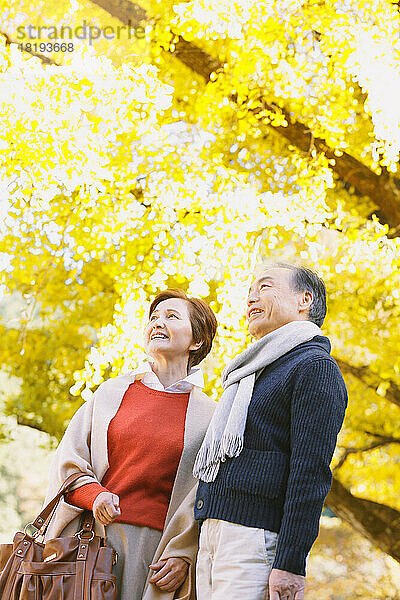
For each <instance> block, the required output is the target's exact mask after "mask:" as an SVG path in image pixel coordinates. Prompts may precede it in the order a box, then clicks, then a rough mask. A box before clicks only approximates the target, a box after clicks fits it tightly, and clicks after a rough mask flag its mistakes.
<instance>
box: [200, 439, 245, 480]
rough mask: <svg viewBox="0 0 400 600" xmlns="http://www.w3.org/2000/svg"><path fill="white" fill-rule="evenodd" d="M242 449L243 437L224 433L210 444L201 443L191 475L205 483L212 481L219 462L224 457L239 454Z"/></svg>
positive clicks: (224, 458) (223, 459)
mask: <svg viewBox="0 0 400 600" xmlns="http://www.w3.org/2000/svg"><path fill="white" fill-rule="evenodd" d="M242 450H243V438H241V437H239V436H238V435H224V436H222V439H221V441H220V442H213V443H212V445H211V446H207V445H206V444H202V446H201V448H200V450H199V452H198V454H197V457H196V460H195V463H194V467H193V475H194V476H195V477H197V478H198V479H201V480H202V481H206V482H207V483H209V482H210V481H214V479H215V477H216V476H217V473H218V471H219V466H220V463H221V462H224V461H225V460H226V457H228V458H233V457H235V456H239V454H240V453H241V451H242Z"/></svg>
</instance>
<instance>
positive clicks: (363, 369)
mask: <svg viewBox="0 0 400 600" xmlns="http://www.w3.org/2000/svg"><path fill="white" fill-rule="evenodd" d="M335 360H336V362H337V364H338V366H339V368H340V370H341V371H343V373H348V374H349V375H353V377H356V379H359V380H360V381H361V382H362V383H363V384H364V385H365V386H366V387H368V388H370V389H372V390H374V392H376V391H377V389H378V387H379V386H380V385H381V384H382V383H383V384H385V385H387V386H388V387H387V389H386V393H385V395H384V397H385V398H386V400H389V402H392V403H393V404H396V406H399V407H400V387H399V386H398V385H397V383H395V382H394V381H391V380H387V379H382V378H381V377H379V375H377V374H376V373H374V372H373V371H371V369H370V368H369V367H367V366H365V365H360V366H355V365H351V364H350V363H348V362H346V361H344V360H341V359H340V358H336V357H335Z"/></svg>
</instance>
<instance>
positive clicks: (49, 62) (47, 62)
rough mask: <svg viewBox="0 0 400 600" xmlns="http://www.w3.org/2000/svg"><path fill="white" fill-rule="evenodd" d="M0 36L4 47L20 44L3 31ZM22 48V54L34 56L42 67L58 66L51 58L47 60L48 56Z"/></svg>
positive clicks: (24, 46)
mask: <svg viewBox="0 0 400 600" xmlns="http://www.w3.org/2000/svg"><path fill="white" fill-rule="evenodd" d="M0 35H2V36H3V37H5V39H6V46H10V44H17V46H18V45H19V44H20V42H19V41H18V40H14V39H13V38H12V37H10V36H9V34H8V33H4V32H3V31H0ZM22 48H23V49H22V52H26V53H27V54H30V55H31V56H36V58H39V59H40V60H41V61H42V63H43V64H44V65H55V66H57V67H59V66H60V65H59V64H58V62H56V61H55V60H53V59H52V58H49V57H48V56H45V55H44V54H40V52H34V51H33V50H27V49H26V44H25V45H23V46H22Z"/></svg>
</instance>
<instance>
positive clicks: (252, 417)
mask: <svg viewBox="0 0 400 600" xmlns="http://www.w3.org/2000/svg"><path fill="white" fill-rule="evenodd" d="M330 349H331V345H330V342H329V340H328V338H326V337H322V336H316V337H314V338H313V339H312V340H310V341H309V342H305V343H304V344H301V345H299V346H297V347H296V348H294V349H293V350H291V351H290V352H288V353H287V354H285V355H284V356H282V357H280V358H279V359H278V360H276V361H275V362H273V363H272V364H270V365H268V366H267V367H266V368H265V369H264V370H263V371H262V372H261V374H260V375H259V377H258V378H257V380H256V383H255V386H254V390H253V395H252V398H251V402H250V405H249V410H248V415H247V422H246V429H245V433H244V448H243V450H242V452H241V453H240V455H239V456H238V457H236V458H228V459H227V460H226V461H225V462H223V463H221V466H220V469H219V472H218V475H217V477H216V479H215V481H213V482H212V483H204V482H203V481H200V482H199V487H198V491H197V497H196V503H195V517H196V519H198V520H199V521H203V520H204V519H207V518H214V519H222V520H224V521H229V522H230V523H239V524H241V525H247V526H248V527H260V528H262V529H269V530H270V531H275V532H278V533H279V535H278V543H277V552H276V557H275V561H274V564H273V567H274V568H276V569H283V570H284V571H290V572H291V573H296V574H298V575H305V568H306V564H305V563H306V556H307V554H308V552H309V551H310V548H311V546H312V544H313V543H314V541H315V539H316V537H317V535H318V529H319V518H320V515H321V511H322V505H323V502H324V499H325V496H326V495H327V493H328V491H329V489H330V486H331V482H332V474H331V471H330V468H329V465H330V462H331V459H332V455H333V452H334V449H335V445H336V437H337V434H338V433H339V430H340V428H341V426H342V422H343V418H344V413H345V409H346V405H347V392H346V387H345V384H344V381H343V377H342V375H341V373H340V371H339V368H338V366H337V364H336V363H335V361H334V360H333V358H332V357H331V355H330Z"/></svg>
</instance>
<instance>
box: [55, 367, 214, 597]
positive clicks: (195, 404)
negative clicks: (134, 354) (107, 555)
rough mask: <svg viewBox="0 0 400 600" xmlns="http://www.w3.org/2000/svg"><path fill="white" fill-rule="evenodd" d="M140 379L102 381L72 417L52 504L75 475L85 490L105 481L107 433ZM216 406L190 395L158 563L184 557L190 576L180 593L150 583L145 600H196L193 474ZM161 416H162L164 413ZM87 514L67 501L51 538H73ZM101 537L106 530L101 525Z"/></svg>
mask: <svg viewBox="0 0 400 600" xmlns="http://www.w3.org/2000/svg"><path fill="white" fill-rule="evenodd" d="M135 379H136V375H135V371H131V372H130V373H128V374H127V375H120V376H118V377H115V378H113V379H108V380H107V381H105V382H103V383H102V384H101V385H100V386H99V388H98V389H97V391H96V392H95V393H94V395H93V397H92V398H91V399H90V400H89V401H88V402H85V404H83V405H82V406H81V407H80V408H79V409H78V410H77V412H76V413H75V415H74V416H73V417H72V419H71V421H70V424H69V425H68V427H67V430H66V432H65V434H64V437H63V438H62V440H61V442H60V445H59V446H58V448H57V450H56V453H55V456H54V459H53V462H52V465H51V468H50V483H49V489H48V492H47V496H46V500H45V503H47V502H48V501H49V500H50V499H51V498H52V497H53V496H55V494H56V493H57V490H58V489H59V487H60V486H61V484H62V482H63V481H64V480H65V479H66V478H67V477H68V476H69V475H71V473H76V472H79V471H81V472H82V473H85V475H86V477H82V478H81V479H79V481H78V482H77V483H76V484H75V486H73V487H74V488H77V487H80V486H81V485H84V484H85V483H90V482H92V483H93V480H95V481H98V482H101V480H102V478H103V476H104V475H105V473H106V471H107V469H108V450H107V430H108V426H109V423H110V421H111V419H112V418H113V417H114V415H115V414H116V412H117V410H118V408H119V406H120V404H121V401H122V398H123V396H124V394H125V392H126V390H127V389H128V387H129V385H130V384H131V383H133V382H134V381H135ZM214 408H215V402H214V401H213V400H210V398H209V397H208V396H206V395H205V394H204V393H203V392H202V391H201V390H200V388H198V387H194V388H193V390H192V392H191V393H190V397H189V403H188V409H187V413H186V421H185V434H184V446H183V452H182V456H181V459H180V462H179V465H178V470H177V473H176V477H175V481H174V486H173V489H172V494H171V499H170V503H169V507H168V512H167V517H166V521H165V527H164V531H163V534H162V537H161V540H160V543H159V545H158V547H157V550H156V552H155V555H154V558H153V562H156V561H158V560H159V559H166V558H169V557H176V556H179V557H182V558H184V559H185V560H187V561H188V562H189V564H190V567H189V570H188V576H187V578H186V581H185V582H184V584H183V585H182V586H181V588H180V589H179V590H178V591H177V592H175V593H168V592H161V591H159V590H158V588H155V586H154V585H151V584H148V585H146V588H145V592H144V595H143V600H161V599H162V600H173V599H175V600H178V599H179V600H194V599H195V583H194V581H195V577H194V576H195V561H196V555H197V550H198V528H197V524H196V522H195V521H194V517H193V504H194V499H195V495H196V484H197V481H196V480H195V479H194V477H193V474H192V469H193V463H194V460H195V458H196V455H197V452H198V450H199V448H200V445H201V443H202V441H203V438H204V435H205V432H206V430H207V427H208V424H209V422H210V419H211V416H212V413H213V411H214ZM160 418H162V414H160ZM81 513H82V510H81V509H79V508H76V507H74V506H71V505H70V504H67V503H66V502H65V501H64V500H63V499H62V500H61V501H60V504H59V506H58V508H57V511H56V513H55V515H54V516H53V518H52V520H51V522H50V524H49V527H48V530H47V532H46V539H51V538H54V537H57V536H60V535H73V534H74V533H75V532H76V531H77V529H78V523H79V517H80V515H81ZM96 531H97V533H98V534H99V535H103V536H104V534H105V532H104V527H103V526H102V525H100V524H99V523H97V522H96Z"/></svg>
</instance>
